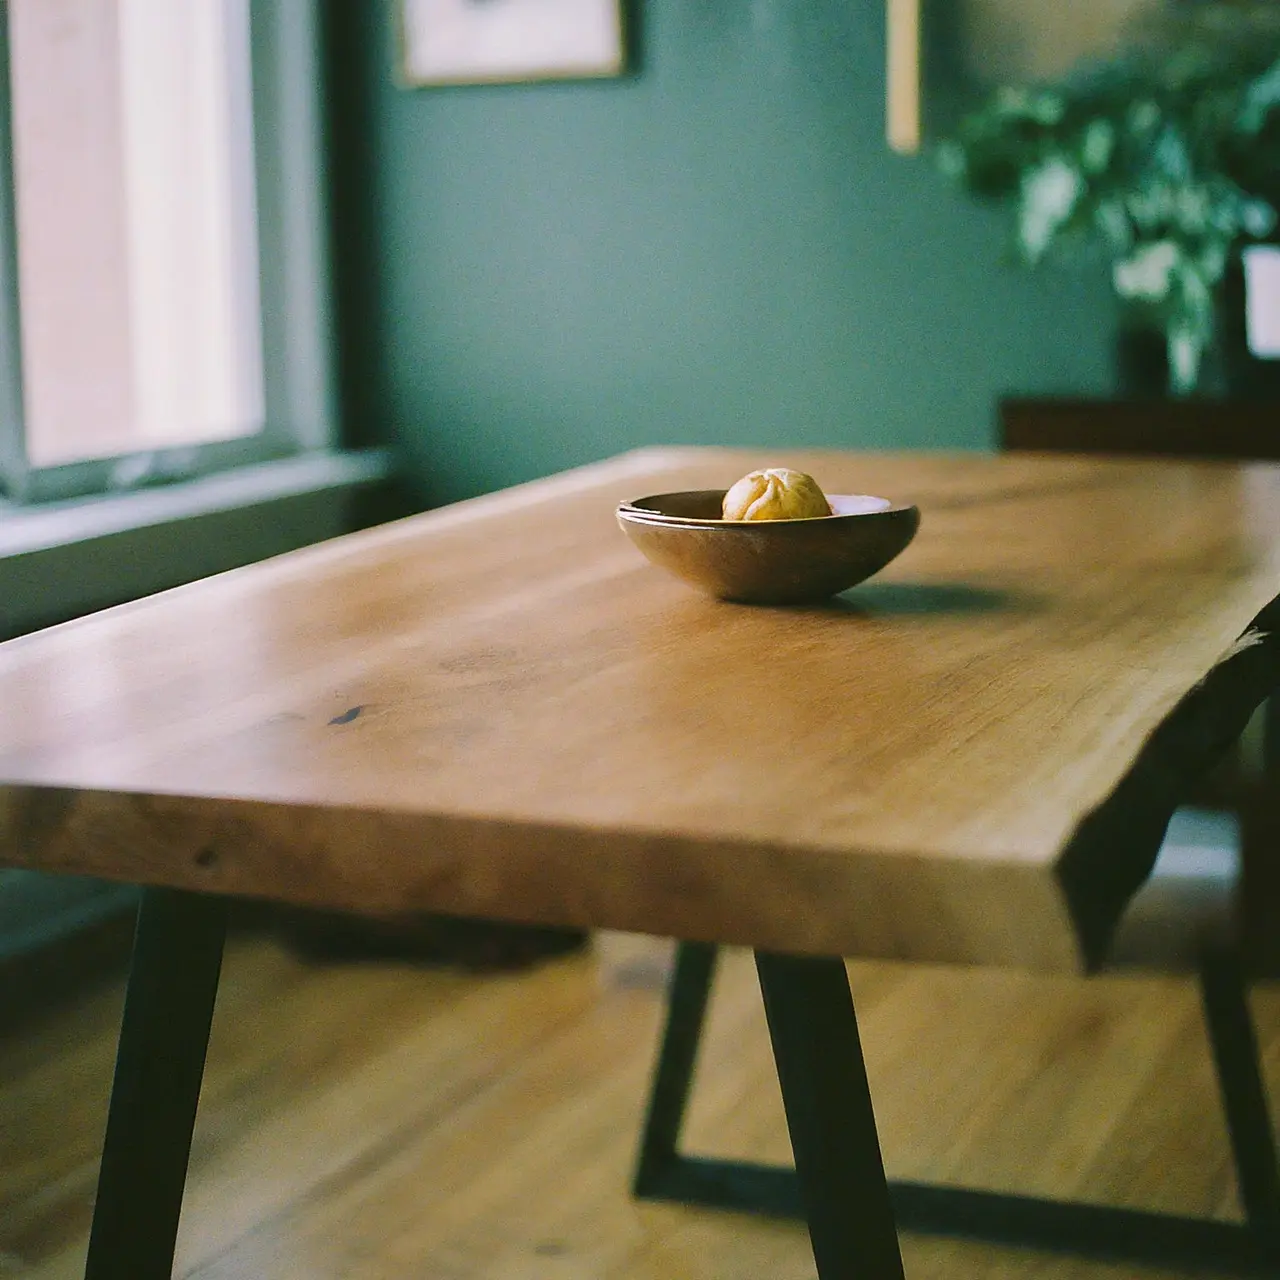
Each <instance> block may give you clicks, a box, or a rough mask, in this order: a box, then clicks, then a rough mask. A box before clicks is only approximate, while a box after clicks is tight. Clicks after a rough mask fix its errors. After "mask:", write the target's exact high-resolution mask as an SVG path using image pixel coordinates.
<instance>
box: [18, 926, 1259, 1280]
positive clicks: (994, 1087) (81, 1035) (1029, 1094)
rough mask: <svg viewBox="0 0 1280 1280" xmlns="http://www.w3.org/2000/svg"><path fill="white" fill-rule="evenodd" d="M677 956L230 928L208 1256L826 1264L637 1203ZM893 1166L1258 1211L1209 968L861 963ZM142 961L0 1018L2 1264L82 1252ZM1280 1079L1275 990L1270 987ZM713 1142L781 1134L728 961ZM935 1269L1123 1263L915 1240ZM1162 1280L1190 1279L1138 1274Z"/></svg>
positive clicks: (683, 1268)
mask: <svg viewBox="0 0 1280 1280" xmlns="http://www.w3.org/2000/svg"><path fill="white" fill-rule="evenodd" d="M664 964H665V950H664V949H663V947H662V946H661V945H659V944H656V943H651V942H649V941H647V940H640V939H634V938H624V937H619V936H616V935H611V936H606V937H604V938H602V939H601V940H600V941H599V943H598V945H597V948H596V950H595V952H594V953H593V954H591V955H589V956H579V957H575V958H573V959H570V960H567V961H556V962H552V963H549V964H547V965H545V966H543V967H541V968H539V969H537V970H535V971H533V972H530V973H527V974H524V975H520V976H515V977H511V976H500V977H487V978H476V977H466V976H462V975H459V974H454V973H448V972H441V971H431V970H415V969H413V968H411V967H407V966H386V965H366V966H358V965H357V966H337V967H315V966H308V965H306V964H304V963H302V962H300V961H299V960H298V959H296V958H295V957H294V956H293V955H291V954H290V953H288V952H286V951H285V950H283V949H282V948H281V947H280V946H279V945H278V944H276V943H275V942H273V941H272V940H270V939H269V938H266V937H262V936H252V935H251V936H245V937H240V938H237V939H236V940H235V941H234V943H233V944H232V946H231V947H230V949H229V952H228V956H227V962H226V966H225V971H224V974H225V976H224V983H223V988H222V995H221V998H220V1002H219V1006H218V1013H217V1019H216V1022H215V1026H214V1037H213V1044H212V1046H211V1050H210V1055H211V1057H210V1064H209V1071H208V1075H207V1077H206V1087H205V1093H204V1098H203V1101H202V1106H201V1112H200V1120H199V1126H198V1130H197V1135H196V1142H195V1150H194V1153H193V1168H192V1178H191V1182H190V1185H189V1189H188V1197H187V1204H186V1211H185V1215H184V1219H183V1228H182V1234H181V1238H180V1241H179V1267H178V1271H177V1274H179V1275H182V1276H191V1277H200V1280H232V1277H235V1278H236V1280H330V1278H337V1277H343V1278H344V1280H408V1278H413V1280H481V1278H483V1280H731V1278H732V1280H802V1278H809V1277H812V1276H813V1274H814V1272H813V1265H812V1262H811V1259H810V1256H809V1252H808V1245H807V1240H806V1237H805V1234H804V1231H803V1228H801V1227H799V1226H797V1225H795V1224H790V1223H778V1222H771V1221H765V1220H752V1219H748V1218H743V1217H738V1216H732V1215H725V1214H717V1213H713V1212H710V1211H705V1210H687V1209H680V1208H674V1207H669V1206H661V1205H652V1204H637V1203H635V1202H634V1201H633V1200H632V1199H631V1198H630V1197H629V1195H628V1192H627V1182H628V1174H629V1168H630V1162H631V1158H632V1151H633V1147H634V1144H635V1138H636V1130H637V1125H638V1123H639V1116H640V1109H641V1105H642V1101H643V1095H644V1088H645V1081H646V1076H647V1074H648V1071H649V1068H650V1062H651V1057H652V1052H653V1048H654V1040H655V1036H656V1032H657V1026H658V1019H659V1013H660V987H661V982H662V975H663V972H664ZM851 977H852V981H853V986H854V994H855V999H856V1001H857V1004H858V1007H859V1011H860V1016H861V1024H862V1033H863V1041H864V1045H865V1048H866V1052H867V1055H868V1070H869V1074H870V1077H871V1083H872V1089H873V1093H874V1096H875V1100H876V1104H877V1112H878V1115H879V1119H880V1125H881V1133H882V1138H883V1143H884V1147H885V1153H886V1161H887V1163H888V1165H889V1166H890V1170H891V1172H893V1173H897V1174H902V1175H910V1176H914V1177H922V1178H931V1179H943V1178H951V1179H956V1180H963V1181H965V1182H970V1183H974V1184H984V1185H988V1186H997V1187H1003V1188H1018V1189H1023V1190H1029V1191H1038V1192H1041V1193H1066V1192H1080V1193H1083V1194H1086V1195H1088V1196H1090V1197H1093V1198H1097V1199H1102V1200H1106V1201H1110V1202H1112V1203H1117V1204H1130V1205H1145V1206H1151V1207H1161V1208H1165V1209H1171V1210H1172V1209H1176V1210H1183V1211H1194V1212H1214V1213H1222V1214H1231V1213H1234V1196H1233V1191H1232V1186H1231V1179H1230V1174H1229V1172H1228V1168H1227V1153H1226V1148H1225V1141H1224V1137H1223V1133H1222V1128H1221V1122H1220V1119H1219V1115H1218V1111H1217V1107H1216V1102H1215V1098H1214V1095H1213V1093H1212V1092H1211V1080H1210V1074H1209V1064H1208V1058H1207V1055H1206V1050H1205V1047H1204V1042H1203V1038H1202V1033H1201V1029H1200V1025H1199V1020H1198V1011H1197V1005H1196V1003H1195V999H1194V996H1193V993H1192V990H1191V988H1190V987H1189V986H1188V985H1187V984H1185V983H1181V982H1179V981H1176V980H1171V979H1160V980H1147V979H1137V978H1132V977H1124V978H1108V979H1105V980H1095V981H1093V982H1090V983H1083V982H1074V981H1068V980H1057V979H1043V978H1030V977H1025V976H1022V975H1016V974H1007V973H994V972H957V971H945V970H932V969H927V968H922V967H905V966H890V965H879V964H876V965H871V964H857V965H854V966H852V968H851ZM119 1003H120V991H119V986H118V984H115V983H113V984H111V985H110V986H108V987H107V988H105V989H103V990H101V991H99V992H97V993H94V994H91V995H88V996H85V997H82V998H80V999H78V1000H77V1001H76V1002H75V1003H73V1004H72V1005H70V1006H67V1007H62V1008H58V1009H55V1010H52V1011H50V1012H49V1013H48V1014H46V1015H44V1016H42V1017H40V1018H38V1019H37V1020H35V1021H31V1020H28V1021H27V1022H26V1023H25V1024H24V1025H23V1026H21V1027H20V1028H19V1029H17V1030H14V1031H11V1032H9V1033H7V1034H6V1036H5V1038H4V1039H3V1040H0V1276H4V1277H9V1276H22V1277H29V1278H30V1280H70V1278H71V1277H75V1276H78V1275H79V1274H80V1268H82V1266H83V1258H84V1249H85V1240H86V1232H87V1228H88V1223H89V1214H90V1204H91V1197H92V1194H93V1187H94V1180H95V1175H96V1164H95V1161H96V1155H97V1152H98V1148H99V1143H100V1140H101V1133H102V1125H103V1117H104V1109H105V1104H106V1098H107V1088H108V1082H109V1077H110V1070H111V1063H112V1057H113V1053H114V1037H115V1032H116V1028H117V1018H118V1015H119ZM1255 1005H1256V1009H1257V1012H1258V1016H1259V1020H1260V1025H1261V1030H1262V1033H1263V1037H1264V1041H1265V1045H1266V1054H1267V1059H1268V1072H1269V1076H1270V1079H1271V1081H1272V1083H1273V1086H1274V1085H1275V1083H1276V1082H1277V1081H1278V1080H1280V987H1274V986H1273V987H1270V988H1268V989H1265V990H1263V991H1262V992H1260V993H1259V995H1258V998H1257V1000H1256V1002H1255ZM691 1142H692V1145H694V1146H696V1147H698V1148H700V1149H702V1150H704V1151H707V1152H716V1153H721V1154H730V1153H732V1154H739V1155H752V1156H757V1157H763V1158H771V1159H785V1158H786V1157H787V1155H788V1150H787V1142H786V1136H785V1130H784V1127H783V1122H782V1116H781V1105H780V1102H779V1099H778V1096H777V1092H776V1086H775V1084H774V1082H773V1078H772V1073H771V1069H770V1062H769V1057H768V1046H767V1041H766V1035H765V1028H764V1022H763V1017H762V1014H761V1011H760V1007H759V1000H758V994H757V991H756V988H755V984H754V973H753V970H752V968H751V966H750V963H749V959H748V957H746V956H745V955H741V954H735V955H733V956H732V957H731V958H730V961H729V963H728V966H727V971H726V972H725V973H724V974H723V976H722V981H721V984H720V986H719V989H718V994H717V998H716V1002H715V1005H714V1010H713V1020H712V1025H711V1028H710V1033H709V1040H708V1042H707V1052H706V1055H705V1058H704V1063H703V1069H702V1073H701V1077H700V1080H699V1089H698V1094H697V1100H696V1105H695V1114H694V1117H693V1124H692V1132H691ZM903 1243H904V1253H905V1257H906V1264H907V1273H908V1275H909V1277H911V1280H929V1278H936V1280H942V1278H943V1277H945V1278H946V1280H958V1278H962V1277H986V1278H990V1280H996V1278H997V1277H999V1280H1014V1278H1015V1277H1016V1278H1019V1280H1022V1278H1030V1277H1036V1278H1037V1280H1102V1278H1103V1277H1112V1278H1116V1280H1118V1278H1119V1277H1133V1276H1135V1275H1137V1274H1138V1273H1137V1272H1136V1271H1135V1270H1134V1269H1133V1268H1129V1267H1123V1268H1118V1267H1106V1266H1100V1265H1097V1264H1085V1263H1081V1262H1076V1261H1071V1260H1063V1259H1055V1258H1050V1257H1046V1256H1041V1255H1037V1254H1034V1253H1030V1252H1017V1251H1013V1250H1006V1249H996V1248H991V1247H986V1246H981V1245H976V1244H965V1243H956V1242H950V1241H943V1240H937V1239H929V1238H925V1237H918V1236H907V1237H905V1238H904V1242H903ZM1145 1274H1146V1275H1148V1276H1150V1277H1151V1278H1152V1280H1155V1277H1156V1276H1157V1275H1160V1276H1170V1275H1172V1274H1175V1273H1170V1272H1160V1273H1156V1272H1148V1273H1145Z"/></svg>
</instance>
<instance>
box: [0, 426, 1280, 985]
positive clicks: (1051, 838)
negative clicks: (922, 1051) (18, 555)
mask: <svg viewBox="0 0 1280 1280" xmlns="http://www.w3.org/2000/svg"><path fill="white" fill-rule="evenodd" d="M767 463H777V464H784V465H791V466H797V467H800V468H801V469H804V470H806V471H809V472H811V473H812V474H814V475H815V476H816V477H817V478H818V480H819V482H820V483H821V484H822V485H823V486H824V488H826V489H828V490H830V491H834V492H864V493H874V494H879V495H881V496H883V497H887V498H890V499H892V500H894V501H898V502H912V503H916V504H917V505H918V506H919V507H920V509H921V513H922V524H921V530H920V533H919V535H918V536H917V538H916V540H915V542H914V543H913V544H912V546H911V547H910V548H908V550H907V551H906V552H905V553H904V555H903V556H902V557H901V558H899V559H898V560H897V561H895V562H894V563H893V564H892V565H891V566H890V567H889V568H888V569H887V570H886V571H885V572H884V573H883V574H881V575H879V576H878V577H877V578H875V579H873V580H872V581H871V582H868V583H866V584H864V585H863V586H862V587H859V588H857V589H855V590H854V591H852V592H850V593H848V594H847V595H846V596H844V597H842V598H841V599H839V600H838V601H836V602H834V603H833V604H831V605H829V606H824V607H814V608H803V609H789V610H779V609H761V608H750V607H744V606H735V605H727V604H721V603H716V602H714V601H711V600H709V599H706V598H704V597H702V596H700V595H699V594H697V593H696V592H694V591H693V590H691V589H690V588H689V587H687V586H685V585H684V584H682V583H680V582H679V581H677V580H675V579H674V578H671V577H670V576H668V575H667V574H665V573H663V572H662V571H661V570H659V569H656V568H654V567H652V566H650V565H649V564H647V563H646V562H645V561H644V560H643V558H642V557H641V556H640V555H639V554H638V553H637V552H636V551H635V549H634V548H632V547H631V546H630V545H629V544H628V543H627V541H626V539H625V538H624V537H623V535H622V534H621V533H620V532H619V530H618V529H617V527H616V525H615V523H614V516H613V509H614V506H615V504H616V503H617V502H618V501H620V500H623V499H627V498H632V497H636V496H638V495H641V494H644V493H654V492H659V491H671V490H676V489H685V488H688V489H693V488H713V487H718V486H720V487H722V486H724V485H725V484H727V483H730V482H732V481H733V480H734V479H736V478H737V477H738V476H739V475H740V474H742V473H744V472H745V471H747V470H750V469H752V468H754V467H756V466H759V465H763V464H767ZM1278 584H1280V469H1277V468H1273V467H1270V466H1265V465H1259V466H1252V467H1247V466H1237V465H1230V464H1208V463H1202V464H1184V463H1158V462H1150V461H1131V460H1100V459H1080V458H1069V457H1056V458H1050V457H1041V456H1007V457H987V456H977V455H955V456H938V455H855V454H806V453H796V454H788V453H786V451H772V452H770V453H768V454H762V453H760V452H731V451H723V450H698V449H666V450H649V451H642V452H638V453H635V454H629V455H626V456H624V457H622V458H620V459H615V460H613V461H611V462H608V463H602V464H598V465H596V466H594V467H590V468H585V469H582V470H580V471H576V472H570V473H566V474H564V475H562V476H559V477H556V478H553V479H551V480H548V481H542V482H539V483H536V484H533V485H529V486H525V487H523V488H520V489H516V490H511V491H507V492H505V493H501V494H495V495H491V496H488V497H485V498H481V499H477V500H475V501H473V502H470V503H465V504H460V505H458V506H455V507H451V508H446V509H444V510H441V511H438V512H434V513H429V514H427V515H424V516H419V517H414V518H412V519H410V520H407V521H402V522H400V523H398V524H394V525H389V526H384V527H382V528H380V529H376V530H372V531H369V532H366V533H362V534H357V535H353V536H350V537H348V538H345V539H341V540H339V541H336V542H332V543H328V544H325V545H323V546H320V547H317V548H312V549H309V550H307V551H303V552H298V553H294V554H292V555H289V556H285V557H282V558H280V559H278V560H275V561H272V562H269V563H267V564H265V565H261V566H256V567H252V568H249V569H245V570H239V571H237V572H234V573H231V574H227V575H224V576H221V577H219V578H215V579H211V580H208V581H206V582H204V583H199V584H196V585H194V586H191V587H187V588H181V589H179V590H177V591H174V592H171V593H168V594H166V595H162V596H158V597H154V598H152V599H151V600H148V601H143V602H140V603H138V604H134V605H129V606H125V607H123V608H121V609H118V610H114V611H112V612H110V613H107V614H102V615H99V616H97V617H94V618H90V619H86V620H83V621H81V622H76V623H72V624H69V625H67V626H64V627H61V628H56V629H54V630H51V631H48V632H44V633H41V634H37V635H35V636H30V637H26V638H23V639H20V640H17V641H13V642H10V643H9V644H7V645H3V646H0V706H3V707H4V709H5V715H4V719H3V723H0V859H2V860H3V861H5V862H7V863H9V864H12V865H17V866H28V867H35V868H42V869H45V870H52V871H68V872H83V873H90V874H95V875H100V876H106V877H111V878H116V879H123V880H131V881H139V882H144V883H158V884H168V885H176V886H182V887H187V888H195V889H200V890H207V891H211V892H220V893H228V894H236V895H248V896H259V897H265V898H275V899H280V900H285V901H291V902H297V903H303V904H312V905H319V906H329V907H339V908H342V907H359V908H360V909H362V910H365V911H403V910H430V911H443V912H454V913H457V914H460V915H479V916H490V917H495V918H507V919H518V920H530V921H543V922H547V923H556V924H576V925H587V926H597V927H613V928H623V929H630V930H636V931H641V932H652V933H663V934H670V935H675V936H682V937H687V938H693V939H708V940H717V941H725V942H734V943H742V944H750V945H758V946H766V947H771V948H775V949H781V950H792V951H804V952H825V953H831V954H845V955H859V954H861V955H876V956H885V957H894V956H898V957H909V958H917V959H921V958H923V959H937V960H959V961H978V962H988V961H990V962H1000V963H1014V964H1026V965H1032V966H1036V967H1046V968H1059V969H1077V968H1079V967H1081V965H1082V964H1084V963H1085V962H1086V961H1087V960H1088V959H1089V956H1088V955H1087V954H1086V950H1085V949H1084V948H1083V947H1082V943H1081V936H1080V933H1079V931H1078V928H1077V924H1076V921H1075V918H1074V917H1073V910H1074V907H1069V905H1068V900H1067V894H1066V892H1065V891H1064V889H1063V887H1062V884H1061V883H1060V879H1059V872H1060V867H1061V864H1062V861H1063V858H1064V854H1065V852H1066V851H1067V850H1068V848H1069V847H1070V846H1071V844H1072V840H1073V836H1074V834H1075V833H1076V831H1077V828H1078V827H1079V826H1080V824H1081V823H1082V822H1083V820H1084V819H1086V817H1088V816H1089V815H1090V814H1093V813H1095V811H1097V810H1099V809H1100V807H1101V806H1102V805H1103V803H1104V802H1105V801H1106V800H1107V798H1108V797H1109V796H1111V794H1112V793H1113V792H1114V791H1115V790H1116V788H1117V786H1118V785H1119V784H1120V783H1121V781H1122V780H1123V779H1124V778H1125V777H1127V776H1128V775H1129V773H1130V772H1131V770H1132V769H1133V766H1134V763H1135V761H1136V760H1137V759H1138V757H1139V755H1140V754H1141V752H1142V749H1143V747H1144V744H1145V743H1147V741H1148V739H1149V738H1151V735H1152V734H1153V733H1154V731H1155V730H1156V729H1157V727H1158V726H1159V725H1161V724H1162V723H1163V721H1164V720H1165V718H1166V716H1167V715H1168V713H1169V712H1170V711H1171V709H1172V708H1174V707H1175V706H1176V705H1177V704H1178V703H1179V701H1180V700H1181V699H1182V698H1183V697H1184V696H1185V695H1186V694H1187V693H1188V691H1189V690H1191V689H1192V688H1193V687H1194V686H1196V684H1197V683H1198V682H1199V681H1201V680H1202V678H1204V677H1205V676H1206V674H1207V673H1208V672H1209V671H1210V670H1211V669H1212V668H1214V666H1215V663H1216V662H1217V660H1218V659H1219V658H1220V657H1221V656H1222V655H1223V653H1224V652H1225V651H1226V650H1227V649H1228V648H1229V646H1231V645H1232V643H1233V641H1234V640H1235V638H1236V637H1237V636H1238V635H1239V633H1240V632H1241V630H1242V629H1243V627H1244V626H1245V624H1247V623H1248V621H1249V620H1250V619H1251V618H1252V617H1253V616H1254V614H1255V613H1256V612H1257V611H1258V610H1259V609H1260V608H1262V607H1263V606H1265V605H1266V604H1267V603H1268V602H1269V601H1270V600H1271V599H1272V597H1273V596H1274V595H1275V594H1276V588H1277V585H1278ZM1089 891H1090V886H1089V883H1088V882H1087V878H1086V882H1085V883H1084V884H1083V886H1081V885H1080V884H1076V885H1075V886H1074V888H1073V894H1074V895H1075V896H1076V897H1077V898H1078V897H1079V895H1080V894H1083V895H1084V896H1085V898H1086V899H1087V897H1088V894H1089Z"/></svg>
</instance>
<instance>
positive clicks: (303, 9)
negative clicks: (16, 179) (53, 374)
mask: <svg viewBox="0 0 1280 1280" xmlns="http://www.w3.org/2000/svg"><path fill="white" fill-rule="evenodd" d="M320 8H321V0H250V5H249V13H250V32H251V49H252V54H251V59H252V77H253V139H254V172H255V178H256V183H257V193H256V194H257V209H258V260H259V278H260V296H261V307H262V360H263V383H264V404H265V415H264V425H263V429H262V430H261V431H260V432H258V433H257V434H255V435H253V436H250V437H246V438H243V439H238V440H231V441H223V442H215V443H211V444H203V445H199V446H197V447H195V448H194V449H193V448H191V447H190V446H184V447H181V448H175V449H159V450H154V451H148V452H145V453H140V454H130V455H124V456H121V457H114V458H105V459H94V460H92V461H86V462H76V463H71V464H68V465H63V466H52V467H36V466H33V465H32V464H31V463H30V462H29V460H28V458H27V454H26V448H25V430H24V424H23V395H22V357H21V335H20V329H19V323H18V314H19V313H18V306H19V299H18V284H17V281H18V263H17V239H16V223H15V217H14V198H13V166H12V156H13V142H12V132H11V121H10V90H9V42H8V5H7V3H5V2H4V0H0V494H2V496H3V497H4V498H6V499H8V500H9V501H10V502H41V501H56V500H65V499H69V498H76V497H82V496H86V495H91V494H103V493H110V492H113V491H117V490H119V489H120V488H121V487H122V486H127V487H134V486H136V485H139V484H150V483H156V482H164V481H173V480H185V479H190V478H193V477H195V476H198V475H203V474H207V473H209V472H212V471H221V470H225V469H227V468H230V467H236V466H243V465H248V464H252V463H261V462H268V461H271V460H273V459H279V458H285V457H289V456H291V455H296V454H299V453H308V452H313V451H317V450H325V449H331V448H335V447H337V445H338V430H337V424H338V411H337V392H336V385H335V357H334V342H335V329H334V317H333V294H332V275H331V266H330V261H329V243H328V241H329V214H328V204H327V200H326V194H325V182H324V179H325V162H324V127H323V91H324V85H323V66H324V58H323V43H322V42H323V31H322V15H321V12H320Z"/></svg>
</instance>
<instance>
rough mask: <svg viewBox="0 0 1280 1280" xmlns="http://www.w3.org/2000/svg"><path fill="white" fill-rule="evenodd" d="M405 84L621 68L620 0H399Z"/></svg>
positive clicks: (571, 76) (509, 79) (570, 76)
mask: <svg viewBox="0 0 1280 1280" xmlns="http://www.w3.org/2000/svg"><path fill="white" fill-rule="evenodd" d="M399 3H400V11H399V12H400V74H401V78H402V80H403V82H404V83H405V84H406V85H408V86H423V85H447V84H505V83H513V82H520V81H531V80H579V79H591V78H599V77H604V76H617V75H621V74H622V72H623V70H624V69H625V61H626V58H625V48H624V33H623V17H622V3H623V0H399Z"/></svg>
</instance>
